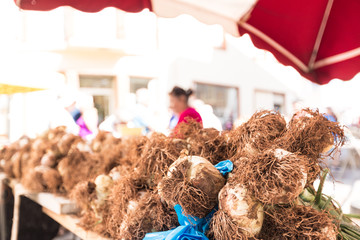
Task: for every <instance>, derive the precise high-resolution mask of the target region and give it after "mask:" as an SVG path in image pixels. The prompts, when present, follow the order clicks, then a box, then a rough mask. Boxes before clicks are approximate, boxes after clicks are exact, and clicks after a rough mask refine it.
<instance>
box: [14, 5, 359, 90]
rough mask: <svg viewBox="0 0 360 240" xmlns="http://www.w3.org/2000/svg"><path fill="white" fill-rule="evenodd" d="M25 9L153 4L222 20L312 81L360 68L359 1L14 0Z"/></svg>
mask: <svg viewBox="0 0 360 240" xmlns="http://www.w3.org/2000/svg"><path fill="white" fill-rule="evenodd" d="M15 1H16V3H17V5H18V6H19V7H20V8H22V9H25V10H43V11H47V10H51V9H54V8H56V7H59V6H72V7H74V8H76V9H79V10H81V11H85V12H96V11H100V10H101V9H103V8H105V7H116V8H119V9H122V10H124V11H127V12H138V11H141V10H143V9H144V8H148V9H150V10H151V11H153V12H154V13H156V14H157V15H158V16H163V17H174V16H177V15H179V14H184V13H186V14H189V15H192V16H194V17H195V18H197V19H198V20H200V21H202V22H204V23H207V24H220V25H222V26H223V27H224V29H225V30H226V31H227V32H229V33H230V34H232V35H234V36H240V35H243V34H245V33H247V34H249V35H250V36H251V39H252V41H253V43H254V44H255V46H256V47H258V48H261V49H265V50H268V51H270V52H272V53H273V54H274V56H275V57H276V58H277V59H278V61H280V62H281V63H282V64H284V65H289V66H292V67H294V68H295V69H297V70H298V72H299V73H300V74H302V75H303V76H304V77H306V78H308V79H309V80H311V81H312V82H315V83H319V84H326V83H328V82H329V81H330V80H331V79H334V78H339V79H342V80H350V79H352V78H353V77H354V76H355V75H356V74H357V73H358V72H359V71H360V31H359V29H360V14H359V12H360V1H358V0H347V1H341V0H317V1H312V0H303V1H289V0H272V1H269V0H242V1H239V0H117V1H114V0H57V1H53V0H15Z"/></svg>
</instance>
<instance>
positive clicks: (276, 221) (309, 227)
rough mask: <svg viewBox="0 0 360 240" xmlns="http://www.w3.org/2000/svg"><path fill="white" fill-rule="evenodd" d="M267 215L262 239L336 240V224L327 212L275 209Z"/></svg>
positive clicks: (291, 208) (306, 207)
mask: <svg viewBox="0 0 360 240" xmlns="http://www.w3.org/2000/svg"><path fill="white" fill-rule="evenodd" d="M265 213H266V215H265V221H264V225H263V228H262V231H261V233H260V238H262V239H280V240H285V239H291V240H297V239H302V240H314V239H316V240H330V239H331V240H336V236H337V233H338V228H337V226H336V224H335V223H334V222H333V220H332V219H331V218H330V217H329V216H328V214H327V213H326V212H324V211H318V210H315V209H314V208H312V207H311V206H302V205H298V206H292V207H290V208H282V207H273V208H272V209H268V210H267V211H266V212H265Z"/></svg>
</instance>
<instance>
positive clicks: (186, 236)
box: [144, 160, 234, 240]
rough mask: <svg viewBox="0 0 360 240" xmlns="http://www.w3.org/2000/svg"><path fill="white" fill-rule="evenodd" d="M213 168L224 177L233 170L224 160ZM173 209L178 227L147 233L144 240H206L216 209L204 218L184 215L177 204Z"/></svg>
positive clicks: (229, 162)
mask: <svg viewBox="0 0 360 240" xmlns="http://www.w3.org/2000/svg"><path fill="white" fill-rule="evenodd" d="M215 167H216V168H217V169H218V170H219V172H220V173H221V174H222V175H223V176H225V175H226V174H227V173H229V172H231V171H232V170H233V167H234V165H233V163H232V162H231V161H230V160H225V161H222V162H219V163H218V164H216V165H215ZM174 209H175V211H176V214H177V216H178V221H179V224H180V226H179V227H177V228H175V229H172V230H169V231H164V232H154V233H147V234H146V235H145V238H144V240H208V238H207V237H206V236H205V233H206V231H207V230H208V229H209V224H210V221H211V218H212V216H213V215H214V213H215V212H216V211H217V207H216V208H214V209H213V210H212V211H211V212H210V213H209V214H208V215H207V216H206V217H205V218H198V217H195V216H190V215H185V214H184V212H183V209H182V207H181V206H180V205H179V204H177V205H175V207H174Z"/></svg>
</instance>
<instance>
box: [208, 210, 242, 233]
mask: <svg viewBox="0 0 360 240" xmlns="http://www.w3.org/2000/svg"><path fill="white" fill-rule="evenodd" d="M244 231H245V230H244V229H242V228H241V227H239V226H238V224H236V222H234V221H233V220H232V219H231V218H230V217H229V216H228V215H227V214H226V213H225V212H224V211H222V210H221V209H220V210H218V211H217V212H216V213H215V214H214V216H213V217H212V219H211V223H210V228H209V231H208V232H207V234H206V235H207V236H208V237H209V238H210V239H216V240H248V239H249V238H248V236H247V235H246V234H244Z"/></svg>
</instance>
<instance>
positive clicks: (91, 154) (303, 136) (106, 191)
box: [0, 109, 360, 239]
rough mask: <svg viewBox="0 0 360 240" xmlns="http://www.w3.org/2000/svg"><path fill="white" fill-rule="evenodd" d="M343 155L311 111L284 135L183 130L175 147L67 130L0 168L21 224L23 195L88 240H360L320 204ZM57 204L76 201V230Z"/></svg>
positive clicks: (270, 122) (280, 122)
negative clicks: (334, 160) (330, 161)
mask: <svg viewBox="0 0 360 240" xmlns="http://www.w3.org/2000/svg"><path fill="white" fill-rule="evenodd" d="M314 129H316V131H314ZM334 136H336V137H334ZM343 143H344V133H343V129H342V127H341V126H340V125H339V124H338V123H335V122H331V121H329V120H327V119H326V118H325V117H324V116H323V115H322V114H320V113H319V112H317V111H312V110H309V109H304V110H303V111H302V112H301V114H296V115H294V116H293V119H292V120H291V121H290V122H289V123H288V124H287V123H286V122H285V120H284V118H283V117H282V116H281V115H280V114H279V113H276V112H271V111H262V112H258V113H255V114H254V115H253V116H252V117H251V118H250V119H249V120H248V121H247V122H245V123H244V124H242V125H241V126H240V127H238V128H236V129H234V130H231V131H229V132H222V133H221V132H219V131H217V130H215V129H202V128H201V127H200V124H199V123H196V122H190V123H184V124H183V125H181V126H180V127H179V129H178V130H177V137H176V138H174V137H166V136H165V135H162V134H159V133H153V134H152V135H151V136H149V137H141V136H139V137H131V138H123V139H118V138H115V137H113V136H112V135H111V134H110V133H106V132H100V133H99V134H98V135H97V137H96V138H95V139H94V140H93V141H92V142H91V143H87V142H85V141H84V140H83V139H81V138H80V137H78V136H75V135H73V134H70V133H67V132H66V129H65V128H61V127H60V128H57V129H51V130H49V131H48V132H45V133H44V134H42V135H41V136H39V137H37V138H36V139H30V138H27V137H23V138H22V139H19V140H18V141H17V142H14V143H13V144H11V145H9V146H7V147H5V148H3V149H2V150H1V155H0V157H1V159H2V160H1V169H2V171H3V172H5V174H6V176H7V178H9V179H16V180H11V181H10V183H16V184H15V185H14V184H10V186H11V185H14V186H12V188H13V190H14V196H15V208H14V216H17V215H18V212H16V211H18V210H16V209H17V208H16V205H18V202H19V200H16V199H17V197H16V196H18V195H25V196H28V198H30V199H32V200H33V201H36V202H38V203H39V204H40V205H42V206H43V212H45V213H46V214H47V215H49V216H50V217H51V218H53V219H55V220H56V221H58V222H59V223H61V224H62V225H63V226H64V227H66V228H68V229H69V230H71V231H74V232H75V234H77V235H79V236H81V237H84V234H85V233H86V234H88V235H86V237H85V238H86V239H91V238H90V236H94V235H93V234H94V233H92V231H94V232H96V233H97V234H99V235H101V236H102V237H105V238H113V239H143V238H145V239H175V238H176V237H179V236H182V237H185V236H187V237H188V238H189V239H247V238H254V237H256V238H259V239H274V238H275V239H277V238H281V237H284V236H289V237H291V238H301V237H302V236H310V237H311V238H313V239H336V238H337V237H343V238H345V239H346V238H348V239H352V238H350V237H351V236H355V239H357V238H358V237H359V232H360V229H359V228H358V227H357V226H356V225H355V224H354V223H353V222H352V220H351V219H350V218H349V217H347V216H346V214H343V213H342V211H341V208H340V206H339V205H338V204H337V203H336V201H334V200H333V199H332V198H330V197H328V196H326V195H324V194H323V193H322V188H323V184H324V183H325V178H326V175H327V173H328V170H327V169H325V168H324V167H323V165H322V164H321V163H322V161H323V159H324V158H325V157H331V156H332V154H333V153H334V152H336V151H338V149H339V148H340V147H341V146H342V145H343ZM318 177H320V179H321V181H320V185H319V187H318V188H315V187H314V185H313V183H314V181H315V179H317V178H318ZM18 183H20V184H21V185H19V184H18ZM25 189H26V190H25ZM18 191H19V192H18ZM17 192H18V193H17ZM34 192H35V193H36V194H34V195H33V194H32V193H34ZM42 192H47V193H42ZM52 194H56V195H61V196H64V197H66V198H70V199H72V201H74V202H75V203H76V204H77V206H78V207H80V208H81V212H80V213H79V214H80V215H79V217H80V219H79V220H77V218H73V217H71V216H67V215H64V213H73V212H74V211H75V209H76V208H75V207H73V205H72V203H71V202H69V201H68V200H66V198H59V197H55V196H53V195H52ZM64 211H65V212H64ZM69 211H70V212H69ZM16 222H17V220H16V217H14V225H15V227H14V228H13V234H15V235H12V237H13V239H16V231H17V230H16ZM189 223H192V224H189ZM194 224H195V225H194ZM14 225H13V226H14ZM78 226H80V227H81V228H82V229H84V230H80V228H79V227H78ZM89 231H91V232H89ZM234 236H235V237H234Z"/></svg>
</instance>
